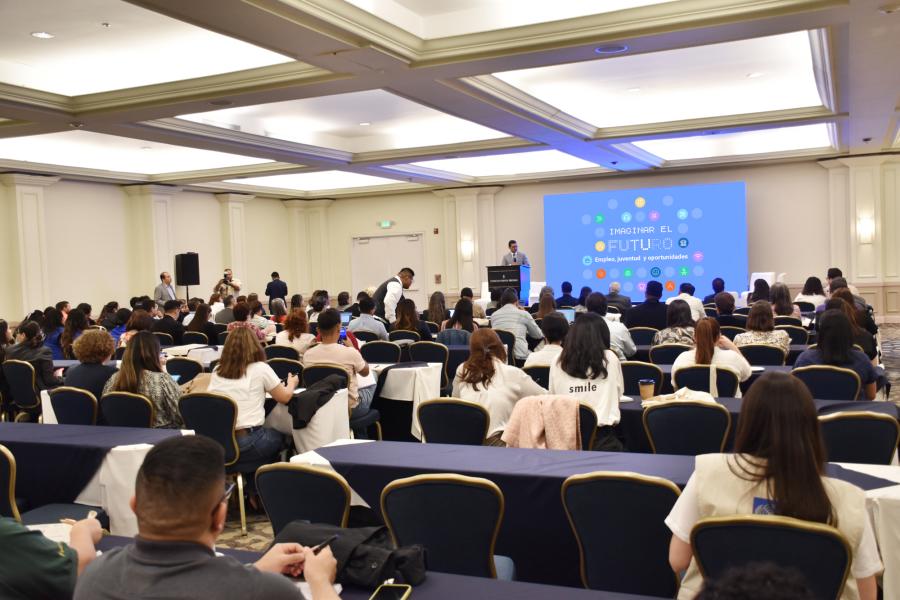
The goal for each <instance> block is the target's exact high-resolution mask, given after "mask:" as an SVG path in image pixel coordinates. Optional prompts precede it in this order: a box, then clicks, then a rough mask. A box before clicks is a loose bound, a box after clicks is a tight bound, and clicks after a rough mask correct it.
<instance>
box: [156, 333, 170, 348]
mask: <svg viewBox="0 0 900 600" xmlns="http://www.w3.org/2000/svg"><path fill="white" fill-rule="evenodd" d="M153 335H155V336H156V339H157V341H159V345H160V346H174V345H175V338H173V337H172V335H171V334H168V333H166V332H164V331H154V332H153Z"/></svg>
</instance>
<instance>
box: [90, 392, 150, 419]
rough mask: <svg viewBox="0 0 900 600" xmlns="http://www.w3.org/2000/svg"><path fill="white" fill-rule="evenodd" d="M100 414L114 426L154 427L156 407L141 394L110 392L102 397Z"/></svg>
mask: <svg viewBox="0 0 900 600" xmlns="http://www.w3.org/2000/svg"><path fill="white" fill-rule="evenodd" d="M100 414H101V415H103V420H104V422H105V423H106V424H107V425H111V426H112V427H153V423H154V420H155V418H156V407H155V406H154V405H153V402H151V401H150V399H149V398H148V397H147V396H143V395H141V394H133V393H131V392H109V393H108V394H103V395H102V396H101V397H100Z"/></svg>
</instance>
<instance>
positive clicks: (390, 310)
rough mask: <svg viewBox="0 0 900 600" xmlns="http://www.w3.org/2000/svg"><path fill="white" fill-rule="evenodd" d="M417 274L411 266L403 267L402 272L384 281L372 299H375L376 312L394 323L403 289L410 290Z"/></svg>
mask: <svg viewBox="0 0 900 600" xmlns="http://www.w3.org/2000/svg"><path fill="white" fill-rule="evenodd" d="M415 276H416V274H415V273H414V272H413V270H412V269H410V268H409V267H403V268H402V269H400V272H399V273H397V274H396V275H394V276H393V277H391V278H390V279H388V280H387V281H385V282H384V283H382V284H381V285H380V286H378V289H377V290H375V294H374V295H373V296H372V300H374V301H375V314H376V315H378V316H379V317H381V318H383V319H386V320H387V322H388V323H393V322H394V321H395V320H396V316H397V303H398V302H400V299H401V298H403V290H408V289H409V287H410V286H411V285H412V284H413V280H414V278H415Z"/></svg>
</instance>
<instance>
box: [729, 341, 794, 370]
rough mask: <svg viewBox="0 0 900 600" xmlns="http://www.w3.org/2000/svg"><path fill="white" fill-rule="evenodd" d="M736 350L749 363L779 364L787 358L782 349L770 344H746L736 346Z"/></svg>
mask: <svg viewBox="0 0 900 600" xmlns="http://www.w3.org/2000/svg"><path fill="white" fill-rule="evenodd" d="M738 350H740V352H741V354H743V355H744V358H746V359H747V362H748V363H750V364H751V365H766V366H768V365H775V366H781V365H783V364H784V361H785V359H787V353H786V352H785V351H784V350H782V349H781V348H779V347H778V346H772V345H770V344H747V345H746V346H738Z"/></svg>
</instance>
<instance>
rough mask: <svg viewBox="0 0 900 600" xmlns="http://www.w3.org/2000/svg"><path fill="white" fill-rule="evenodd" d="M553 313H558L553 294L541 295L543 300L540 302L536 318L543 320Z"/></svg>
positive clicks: (535, 314)
mask: <svg viewBox="0 0 900 600" xmlns="http://www.w3.org/2000/svg"><path fill="white" fill-rule="evenodd" d="M552 312H556V300H554V299H553V294H546V293H545V294H541V299H540V300H538V309H537V312H535V313H534V318H535V319H543V318H544V317H546V316H547V315H549V314H550V313H552Z"/></svg>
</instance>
